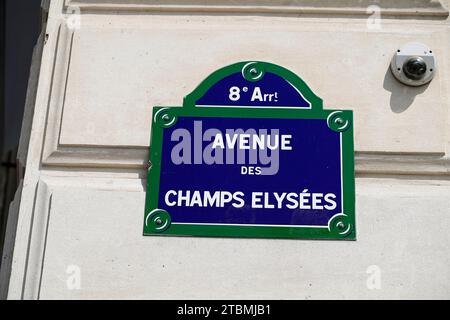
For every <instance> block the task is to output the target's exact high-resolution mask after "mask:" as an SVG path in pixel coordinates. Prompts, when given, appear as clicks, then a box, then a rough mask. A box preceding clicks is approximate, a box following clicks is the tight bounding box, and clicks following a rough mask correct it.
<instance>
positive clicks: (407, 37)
mask: <svg viewBox="0 0 450 320" xmlns="http://www.w3.org/2000/svg"><path fill="white" fill-rule="evenodd" d="M445 2H446V3H445V4H444V5H443V2H439V1H430V0H423V1H406V0H405V1H393V0H392V1H387V0H386V1H379V2H378V4H379V6H380V8H381V20H380V21H379V22H380V24H376V25H374V24H373V23H372V22H375V23H377V22H378V20H373V19H376V18H377V16H373V13H371V12H372V11H373V10H376V9H377V8H376V7H375V8H374V7H371V9H370V10H369V11H367V10H368V6H370V5H371V4H372V2H371V1H350V0H346V1H300V0H299V1H290V2H285V1H263V0H260V1H257V0H254V1H250V2H246V5H239V4H237V2H236V1H226V0H223V1H210V3H208V5H205V4H204V3H205V2H204V1H193V0H192V1H156V0H134V1H126V0H96V1H84V0H83V1H81V0H80V1H61V0H55V1H52V2H51V7H50V14H49V20H48V26H47V31H46V34H47V36H45V37H44V38H45V45H44V51H43V57H42V63H41V64H40V74H39V81H38V86H37V91H36V101H35V104H34V115H33V118H32V119H33V120H32V127H31V131H30V132H31V136H30V143H29V145H28V144H27V145H28V149H26V148H25V149H26V152H24V153H26V155H27V157H26V167H27V169H26V176H25V180H24V187H23V190H22V195H21V199H20V209H19V211H18V213H19V215H18V216H19V218H18V226H17V232H16V235H15V238H14V254H13V259H12V264H11V265H12V272H11V277H10V282H9V293H8V297H9V298H26V299H37V298H41V299H47V298H67V299H70V298H274V299H276V298H293V299H309V298H313V299H314V298H369V299H371V298H449V297H450V271H449V269H448V265H449V263H450V255H449V253H448V247H449V245H450V236H449V233H448V232H447V230H448V228H449V227H450V196H449V195H450V183H449V177H450V162H449V152H450V138H449V137H450V135H449V133H450V125H449V124H450V118H449V117H450V116H449V108H450V96H449V94H450V92H449V90H450V64H449V63H450V59H449V50H450V25H449V18H448V9H447V8H448V4H449V2H448V1H445ZM286 3H288V4H286ZM367 12H369V13H367ZM71 13H76V14H75V15H73V14H71ZM370 19H372V20H370ZM410 41H420V42H424V43H425V44H427V45H428V46H430V47H431V48H432V50H433V52H434V53H435V55H436V59H437V63H438V70H437V74H436V76H435V78H434V79H433V81H432V82H431V83H430V84H429V85H426V86H423V87H419V88H412V87H406V86H403V85H401V84H400V83H398V82H397V81H396V80H395V79H394V78H393V76H392V75H391V73H390V71H389V69H388V68H389V62H390V59H391V57H392V55H393V54H394V52H395V50H397V48H398V47H400V46H402V45H403V44H405V43H407V42H410ZM241 60H265V61H270V62H274V63H276V64H279V65H282V66H284V67H287V68H288V69H290V70H292V71H293V72H295V73H297V74H298V75H299V76H300V77H302V78H303V79H304V80H305V81H306V82H307V83H308V84H309V86H310V87H311V88H312V89H313V90H314V92H315V93H316V94H317V95H319V96H320V97H322V99H323V100H324V103H325V106H326V107H328V108H337V109H339V108H343V109H352V110H354V116H355V149H356V154H355V157H356V177H357V179H356V194H357V203H356V204H357V212H356V214H357V228H358V240H357V241H356V242H336V241H303V240H262V239H246V240H244V239H204V238H155V237H143V236H142V224H143V213H144V196H145V179H146V174H145V169H144V163H145V162H146V160H147V156H148V147H149V145H148V141H149V135H150V118H151V107H152V106H155V105H179V104H181V102H182V98H183V97H184V95H186V94H188V93H189V92H190V91H192V90H193V89H194V88H195V86H196V85H197V84H198V83H199V82H200V81H201V80H202V79H204V78H205V77H206V76H207V75H209V74H210V73H211V72H213V71H214V70H216V69H218V68H220V67H222V66H224V65H227V64H231V63H233V62H236V61H241ZM150 147H151V146H150ZM22 148H23V145H22ZM23 159H24V157H23ZM16 205H18V202H17V203H16ZM11 225H14V224H13V222H12V223H11ZM374 275H380V287H376V288H374V287H373V286H372V284H373V283H372V282H371V281H372V280H373V277H372V276H374ZM3 276H4V275H3ZM78 276H79V277H78ZM74 277H75V278H74ZM74 279H78V280H79V281H80V282H77V281H78V280H77V281H74ZM78 284H79V286H78Z"/></svg>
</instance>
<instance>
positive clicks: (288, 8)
mask: <svg viewBox="0 0 450 320" xmlns="http://www.w3.org/2000/svg"><path fill="white" fill-rule="evenodd" d="M373 4H374V3H373V1H372V2H371V1H356V0H345V1H341V2H336V3H332V4H330V2H327V1H320V0H318V1H309V0H298V1H292V2H291V3H290V4H285V3H283V1H280V0H273V1H267V0H253V1H247V2H246V5H242V4H237V3H236V2H235V1H229V0H222V1H217V0H216V1H209V4H208V5H205V4H204V1H199V0H188V1H186V0H185V1H179V0H178V1H177V0H168V1H158V0H135V1H129V0H128V1H127V0H106V1H105V0H97V1H90V0H65V2H64V8H65V9H66V10H67V9H68V8H69V7H76V8H79V9H80V10H81V11H107V10H109V11H150V12H185V13H230V14H233V13H234V14H239V13H241V14H293V15H334V16H369V15H371V14H372V13H373V11H371V9H368V8H369V7H370V6H371V5H373ZM378 5H379V7H380V8H381V14H382V15H383V16H388V17H389V16H394V17H416V18H431V17H435V18H436V17H440V18H446V17H448V15H449V11H448V10H447V9H446V8H445V7H444V6H443V5H442V4H441V3H440V2H437V1H427V0H422V1H419V2H417V1H416V3H414V4H411V3H408V4H406V3H405V1H394V0H384V1H383V0H382V1H380V2H379V3H378Z"/></svg>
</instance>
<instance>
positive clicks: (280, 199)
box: [144, 61, 356, 240]
mask: <svg viewBox="0 0 450 320" xmlns="http://www.w3.org/2000/svg"><path fill="white" fill-rule="evenodd" d="M144 235H172V236H175V235H178V236H220V237H258V238H305V239H346V240H354V239H355V238H356V228H355V181H354V153H353V117H352V112H351V111H348V110H345V111H344V110H323V107H322V100H321V99H320V98H319V97H317V96H316V95H315V94H314V93H313V92H312V91H311V90H310V89H309V87H308V86H307V85H306V84H305V82H303V80H302V79H300V78H299V77H298V76H297V75H295V74H294V73H292V72H291V71H289V70H287V69H285V68H282V67H280V66H277V65H275V64H271V63H266V62H248V61H247V62H239V63H236V64H233V65H230V66H227V67H224V68H222V69H220V70H218V71H216V72H214V73H213V74H211V75H210V76H209V77H208V78H206V79H205V80H204V81H203V82H202V83H201V84H200V85H199V86H198V87H197V89H195V90H194V91H193V92H192V93H191V94H189V95H188V96H186V97H185V99H184V103H183V106H182V107H155V108H154V109H153V118H152V134H151V144H150V166H149V169H148V181H147V195H146V203H145V216H144Z"/></svg>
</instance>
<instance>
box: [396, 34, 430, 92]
mask: <svg viewBox="0 0 450 320" xmlns="http://www.w3.org/2000/svg"><path fill="white" fill-rule="evenodd" d="M391 71H392V74H393V75H394V76H395V78H396V79H397V80H398V81H400V82H401V83H403V84H406V85H409V86H421V85H424V84H426V83H428V82H430V81H431V79H433V76H434V74H435V73H436V63H435V59H434V54H433V51H432V50H430V48H428V47H427V46H426V45H424V44H422V43H417V42H411V43H407V44H406V45H404V46H403V47H401V48H400V49H398V50H397V52H395V54H394V57H393V58H392V61H391Z"/></svg>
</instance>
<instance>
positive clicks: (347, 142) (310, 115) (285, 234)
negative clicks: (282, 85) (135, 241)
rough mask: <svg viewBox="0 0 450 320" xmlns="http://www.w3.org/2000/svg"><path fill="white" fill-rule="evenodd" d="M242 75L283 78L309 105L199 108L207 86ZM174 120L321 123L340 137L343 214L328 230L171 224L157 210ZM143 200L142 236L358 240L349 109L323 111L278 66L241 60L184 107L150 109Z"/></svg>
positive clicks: (189, 98) (218, 73) (166, 215)
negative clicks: (164, 145)
mask: <svg viewBox="0 0 450 320" xmlns="http://www.w3.org/2000/svg"><path fill="white" fill-rule="evenodd" d="M237 72H242V75H243V76H244V78H245V79H247V80H249V81H258V80H259V79H261V78H262V77H263V76H264V73H265V72H271V73H274V74H277V75H279V76H281V77H283V78H284V79H285V80H287V81H288V82H289V83H290V84H292V85H293V86H294V87H295V88H297V89H298V90H299V91H300V92H301V94H302V95H303V97H304V98H305V99H306V100H307V101H309V102H310V103H311V108H310V109H305V108H304V109H297V108H270V107H262V108H255V107H238V108H236V107H226V106H224V107H216V106H215V107H204V106H202V107H198V106H196V101H198V99H199V98H200V97H202V96H203V95H204V94H205V93H206V92H207V91H208V89H209V88H211V86H213V85H214V84H215V83H216V82H218V81H220V80H222V79H223V78H224V77H227V76H229V75H231V74H234V73H237ZM178 117H222V118H277V119H323V120H327V124H328V126H329V128H330V130H334V131H336V132H339V133H340V134H341V137H342V140H341V141H342V145H341V148H342V150H341V154H342V171H343V173H342V175H343V176H342V179H343V190H342V192H343V211H344V212H343V213H340V214H337V215H335V216H333V217H332V218H331V219H330V221H329V222H328V228H322V227H321V228H318V227H304V226H292V227H291V226H279V227H278V226H264V225H261V226H253V225H252V226H243V225H236V226H233V225H200V224H176V223H171V219H170V213H169V212H167V211H165V210H161V209H159V208H158V198H159V185H160V173H161V154H162V141H163V135H164V129H165V128H169V127H171V126H173V125H174V124H175V123H176V121H177V118H178ZM149 158H150V159H149V160H150V161H149V168H148V178H147V193H146V200H145V215H144V235H158V236H163V235H169V236H206V237H242V238H300V239H345V240H355V239H356V226H355V174H354V150H353V113H352V111H350V110H323V103H322V99H321V98H319V97H317V96H316V95H315V94H314V93H313V92H312V91H311V89H310V88H309V87H308V86H307V85H306V83H305V82H304V81H303V80H302V79H300V78H299V77H298V76H297V75H296V74H294V73H292V72H291V71H289V70H287V69H285V68H283V67H280V66H278V65H275V64H272V63H267V62H259V61H244V62H238V63H235V64H232V65H230V66H227V67H224V68H222V69H219V70H218V71H216V72H214V73H213V74H211V75H210V76H209V77H207V78H206V79H205V80H204V81H203V82H202V83H201V84H200V85H199V86H198V87H197V88H196V89H195V90H194V91H193V92H192V93H191V94H189V95H187V96H186V97H185V99H184V101H183V107H179V106H172V107H154V108H153V118H152V132H151V142H150V157H149Z"/></svg>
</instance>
